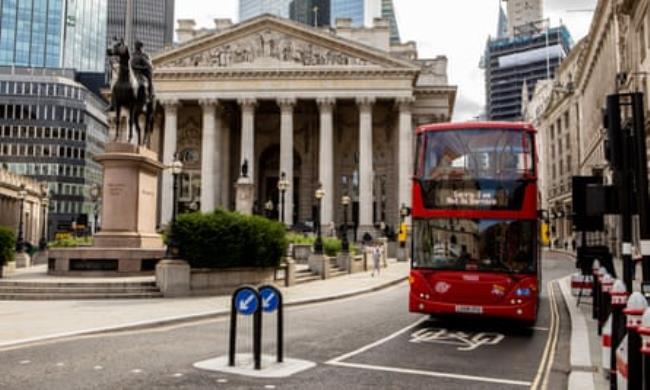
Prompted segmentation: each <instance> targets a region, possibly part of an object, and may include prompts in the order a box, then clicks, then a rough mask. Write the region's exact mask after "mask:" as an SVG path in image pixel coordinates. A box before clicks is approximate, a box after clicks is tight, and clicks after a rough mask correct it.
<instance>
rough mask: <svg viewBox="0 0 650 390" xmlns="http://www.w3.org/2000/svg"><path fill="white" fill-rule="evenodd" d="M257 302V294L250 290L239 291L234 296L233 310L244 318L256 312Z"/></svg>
mask: <svg viewBox="0 0 650 390" xmlns="http://www.w3.org/2000/svg"><path fill="white" fill-rule="evenodd" d="M258 306H259V302H258V299H257V294H256V293H255V291H254V290H252V289H250V288H245V289H243V290H240V291H239V292H238V293H237V295H235V309H236V310H237V311H238V312H239V313H240V314H243V315H245V316H249V315H251V314H253V313H255V312H256V311H257V308H258Z"/></svg>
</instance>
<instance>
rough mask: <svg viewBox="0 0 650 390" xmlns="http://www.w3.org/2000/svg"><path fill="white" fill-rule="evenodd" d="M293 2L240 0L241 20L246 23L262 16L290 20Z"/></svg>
mask: <svg viewBox="0 0 650 390" xmlns="http://www.w3.org/2000/svg"><path fill="white" fill-rule="evenodd" d="M289 4H291V0H239V20H240V21H242V22H243V21H244V20H247V19H251V18H254V17H256V16H259V15H262V14H272V15H276V16H281V17H283V18H289Z"/></svg>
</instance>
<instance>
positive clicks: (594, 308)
mask: <svg viewBox="0 0 650 390" xmlns="http://www.w3.org/2000/svg"><path fill="white" fill-rule="evenodd" d="M599 270H600V261H598V259H596V260H594V263H593V265H592V267H591V274H592V276H593V279H592V280H593V281H592V283H591V318H592V319H594V320H595V319H597V318H598V291H600V283H599V282H598V277H599V275H600V272H599Z"/></svg>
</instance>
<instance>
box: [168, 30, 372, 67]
mask: <svg viewBox="0 0 650 390" xmlns="http://www.w3.org/2000/svg"><path fill="white" fill-rule="evenodd" d="M268 59H271V60H275V61H276V62H282V63H286V64H289V65H290V64H298V65H302V66H349V65H369V63H368V61H366V60H365V59H363V58H359V57H354V56H351V55H349V54H346V53H343V52H340V51H337V50H332V49H327V48H324V47H319V46H314V45H313V44H311V43H308V42H305V41H301V40H299V39H296V38H295V37H292V36H290V35H287V34H284V33H280V32H278V31H272V30H266V31H264V32H262V33H258V34H254V35H251V36H250V37H247V38H244V39H240V40H237V41H234V42H228V43H225V44H222V45H219V46H216V47H213V48H211V49H209V50H206V51H203V52H200V53H196V54H193V55H191V56H188V57H184V58H180V59H177V60H175V61H171V62H168V63H164V64H162V67H163V68H169V67H230V66H235V65H241V64H255V63H256V62H264V61H265V60H268Z"/></svg>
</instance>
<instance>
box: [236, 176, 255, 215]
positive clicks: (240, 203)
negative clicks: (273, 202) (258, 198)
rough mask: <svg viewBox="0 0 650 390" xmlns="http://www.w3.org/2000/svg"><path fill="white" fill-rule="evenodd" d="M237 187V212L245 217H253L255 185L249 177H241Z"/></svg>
mask: <svg viewBox="0 0 650 390" xmlns="http://www.w3.org/2000/svg"><path fill="white" fill-rule="evenodd" d="M235 186H236V190H237V199H236V205H235V207H236V210H237V211H238V212H239V213H241V214H244V215H252V214H253V194H254V192H255V184H253V182H252V181H251V179H250V178H248V177H240V178H239V180H237V184H236V185H235Z"/></svg>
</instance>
